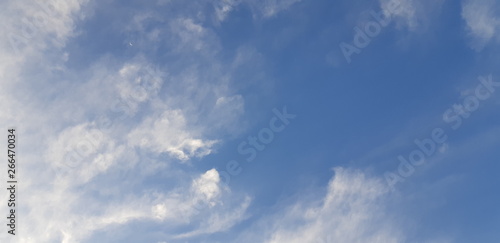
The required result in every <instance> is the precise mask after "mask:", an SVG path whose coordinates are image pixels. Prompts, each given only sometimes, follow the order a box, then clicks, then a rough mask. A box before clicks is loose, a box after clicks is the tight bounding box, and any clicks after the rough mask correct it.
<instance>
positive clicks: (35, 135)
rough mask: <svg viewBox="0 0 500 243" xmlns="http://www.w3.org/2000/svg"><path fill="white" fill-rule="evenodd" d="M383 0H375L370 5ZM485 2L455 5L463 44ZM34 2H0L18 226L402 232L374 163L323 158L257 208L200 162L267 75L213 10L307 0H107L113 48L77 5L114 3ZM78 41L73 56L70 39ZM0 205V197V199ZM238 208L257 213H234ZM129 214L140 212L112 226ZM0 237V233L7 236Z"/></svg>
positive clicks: (226, 12) (479, 37) (274, 241)
mask: <svg viewBox="0 0 500 243" xmlns="http://www.w3.org/2000/svg"><path fill="white" fill-rule="evenodd" d="M389 1H390V0H381V1H379V2H378V3H379V4H380V8H381V9H386V8H387V7H388V6H387V5H388V4H389ZM443 2H444V1H433V2H431V1H422V2H419V1H413V0H400V5H401V6H400V7H399V8H398V10H397V11H396V12H394V13H393V14H394V16H393V17H394V18H395V21H396V25H397V26H398V27H401V28H405V29H408V30H409V31H418V30H420V28H421V27H424V29H425V26H427V25H428V23H429V19H430V18H432V14H429V11H428V10H430V9H434V8H436V9H439V7H440V6H441V5H442V4H443ZM486 2H487V3H488V4H489V5H478V4H477V3H476V2H475V1H470V0H467V1H464V2H463V5H462V7H463V9H462V17H463V18H464V20H465V23H466V29H467V31H468V33H469V34H470V36H471V37H472V44H471V46H472V47H473V48H475V49H478V50H479V49H481V48H484V46H486V45H487V44H488V43H490V42H492V41H496V40H497V39H498V37H497V36H498V32H497V29H498V20H497V17H496V16H495V13H494V9H495V8H496V7H497V6H496V3H494V2H493V1H486ZM39 3H40V4H34V2H33V1H28V0H24V1H4V2H2V3H1V6H2V9H4V10H3V11H2V14H1V15H0V20H1V21H2V23H3V25H1V26H0V30H1V31H2V32H3V33H6V34H5V35H3V37H2V38H1V39H0V51H1V52H2V55H1V56H0V76H1V78H2V80H1V82H2V85H3V88H2V89H1V90H0V102H1V103H2V104H4V108H2V109H3V110H2V111H3V112H2V113H0V118H1V119H0V120H1V121H0V123H1V124H2V125H3V126H2V127H8V126H11V125H12V124H15V125H16V126H17V128H18V130H19V138H20V140H19V141H20V142H19V153H20V154H22V160H23V161H24V163H22V164H21V171H23V179H22V183H23V184H22V185H23V189H22V192H21V194H20V198H21V199H22V204H21V206H20V213H19V217H20V218H21V219H23V220H20V222H21V223H20V226H19V227H20V228H19V231H20V232H22V233H21V234H20V235H19V237H18V239H19V242H67V243H69V242H71V243H73V242H93V241H94V242H95V240H96V239H99V240H103V239H104V240H103V241H102V242H106V241H107V242H116V241H119V240H117V238H115V237H118V235H119V236H121V238H120V237H118V238H120V240H122V239H126V240H129V241H130V242H132V241H133V240H131V239H128V237H129V236H130V237H132V235H135V234H143V235H144V237H147V240H150V241H151V242H158V241H159V242H162V241H163V242H186V241H187V242H189V241H191V242H203V241H204V240H205V241H208V242H210V240H211V239H212V238H210V237H211V236H212V235H215V236H214V238H217V237H218V236H220V235H217V233H224V232H226V233H227V232H229V235H230V236H231V237H232V236H236V237H238V236H239V238H238V239H239V240H240V241H239V242H268V243H281V242H312V243H315V242H317V243H326V242H333V241H335V242H405V241H407V240H409V239H410V237H407V235H408V234H411V233H412V232H411V230H409V229H406V228H404V227H403V226H402V225H400V224H399V221H398V220H399V218H398V215H396V214H394V212H393V211H391V209H390V208H389V205H392V204H391V203H390V200H391V199H392V198H391V195H390V193H389V191H388V189H387V187H386V186H385V184H384V181H383V179H382V177H380V178H379V177H376V176H371V175H368V174H366V173H364V172H363V171H361V170H353V169H342V168H340V167H337V168H336V169H335V175H334V176H333V177H332V178H331V179H330V181H329V183H328V186H327V188H326V192H325V194H324V195H323V196H321V197H319V198H316V199H315V200H310V199H297V200H295V201H294V202H292V203H291V204H290V206H288V207H286V208H285V209H283V210H281V211H280V212H279V213H276V214H271V215H268V216H261V217H259V216H255V215H254V213H255V212H254V211H252V210H253V209H254V208H252V206H254V205H253V204H252V203H254V198H253V197H252V196H251V195H249V194H250V193H248V192H246V191H245V190H244V189H243V190H242V192H236V191H234V190H232V189H233V188H231V187H229V186H228V185H225V184H224V183H223V182H222V181H221V177H220V174H219V171H218V170H217V169H214V168H211V165H210V164H208V165H207V163H205V164H203V162H205V160H204V159H207V160H210V157H211V156H210V155H213V154H214V153H215V152H216V151H217V148H218V146H219V145H221V144H224V143H225V142H227V140H226V139H227V137H231V136H233V137H234V136H236V135H237V134H241V133H243V132H245V131H246V129H247V127H245V126H244V122H242V120H244V119H243V118H244V117H245V116H248V115H249V114H248V113H249V112H248V109H249V104H252V103H251V102H250V101H249V96H251V95H246V94H245V91H247V90H245V89H247V88H248V87H251V89H254V90H257V91H255V92H259V95H260V94H261V93H272V87H273V85H272V83H273V80H272V79H271V78H269V75H267V73H266V72H265V71H266V66H268V63H266V61H265V59H266V58H267V56H264V55H262V54H261V53H259V48H258V47H255V46H254V44H255V43H256V42H258V41H256V42H253V40H249V41H248V42H245V43H243V44H241V45H239V46H231V48H227V49H226V46H225V44H227V43H224V42H223V40H222V38H223V37H221V36H220V31H221V29H220V28H222V27H221V26H223V25H224V24H227V22H226V21H228V19H230V18H231V14H233V13H235V12H236V11H237V10H238V9H239V8H246V9H247V10H249V11H250V12H251V15H250V16H251V17H250V19H251V21H255V22H259V24H260V23H262V22H265V21H273V20H275V18H278V17H279V16H280V13H283V12H286V11H287V9H289V8H293V7H294V6H300V5H301V4H304V5H305V4H306V3H307V1H305V0H304V1H301V0H286V1H274V0H273V1H260V0H259V1H246V0H241V1H237V0H219V1H196V2H195V3H194V4H186V2H185V1H174V0H172V1H157V2H156V3H155V5H154V6H153V7H148V6H146V5H145V4H144V3H134V4H136V5H134V6H133V7H128V8H127V7H126V6H125V7H124V6H121V7H122V8H118V10H117V12H120V11H123V12H125V13H126V14H124V16H127V18H118V17H117V16H120V15H119V14H120V13H114V14H117V15H116V16H114V15H113V16H108V17H109V18H110V19H112V21H111V22H110V23H109V26H111V27H110V28H109V29H106V30H109V31H110V33H106V34H109V36H119V37H120V38H117V39H119V40H118V41H116V42H113V45H116V46H118V47H116V48H117V50H118V51H116V50H109V51H103V52H99V48H95V47H94V46H92V45H90V44H89V43H87V42H86V41H84V40H83V39H84V37H85V36H86V35H92V34H95V33H94V32H92V31H93V28H94V29H100V28H96V27H95V26H92V25H91V24H89V25H86V23H87V22H86V21H89V20H90V19H93V18H103V19H105V18H104V17H103V16H101V15H105V14H103V13H107V12H106V10H103V9H99V8H100V7H102V6H100V5H99V4H103V5H106V7H108V5H110V6H111V4H113V3H114V4H118V3H115V2H113V1H105V2H103V3H98V2H95V1H83V0H82V1H76V0H74V1H48V2H44V3H42V2H39ZM485 6H486V7H485ZM156 8H159V9H160V8H161V10H165V11H166V12H167V13H168V14H165V13H163V12H162V11H160V10H157V9H156ZM170 9H181V10H179V11H173V10H170ZM98 10H99V11H98ZM100 11H102V12H100ZM431 12H432V11H431ZM100 14H101V15H100ZM114 17H117V18H118V19H119V20H114V19H113V18H114ZM104 22H105V21H104ZM277 22H279V21H277ZM94 24H95V23H94ZM101 24H103V25H105V24H108V23H101ZM109 26H106V27H109ZM103 28H104V27H103ZM270 32H271V31H270ZM110 39H112V38H110ZM231 44H232V43H231ZM231 44H230V45H231ZM230 45H229V46H230ZM229 49H230V50H229ZM77 51H80V52H77ZM113 51H116V52H120V53H122V54H123V53H125V54H123V55H114V54H115V52H113ZM84 52H88V53H86V54H88V55H87V56H86V57H80V56H79V55H78V53H84ZM82 56H83V55H82ZM367 58H368V57H367ZM291 84H292V85H296V83H294V82H291ZM306 93H307V92H305V91H304V95H306ZM259 95H255V96H253V98H254V99H260V96H259ZM255 97H258V98H255ZM250 115H253V114H250ZM7 121H8V123H7ZM241 124H243V125H241ZM235 134H236V135H235ZM397 142H398V143H399V140H398V141H397ZM277 143H279V142H276V144H277ZM388 147H390V148H387V149H386V148H385V147H383V148H382V149H381V150H383V152H384V153H385V152H386V150H391V149H392V147H391V146H388ZM263 156H264V154H263ZM202 160H203V161H202ZM200 164H201V165H200ZM249 171H250V170H249ZM285 179H287V178H285ZM242 180H243V179H242ZM243 188H244V187H243ZM6 199H7V196H2V198H1V200H6ZM257 208H258V206H257ZM0 210H1V211H2V212H5V211H7V207H6V205H4V204H2V205H1V206H0ZM27 219H29V220H27ZM249 219H250V221H251V220H254V221H251V222H257V223H256V225H257V226H255V227H254V226H252V227H250V228H245V229H242V228H244V227H243V226H242V227H235V226H237V225H239V224H240V223H242V222H246V220H249ZM137 224H144V225H146V227H144V228H140V229H138V231H137V232H136V231H133V232H132V233H131V232H130V231H128V230H130V228H133V227H135V225H137ZM249 224H250V223H249ZM240 225H241V224H240ZM258 225H266V226H269V227H268V228H259V226H258ZM149 226H151V227H149ZM146 228H147V229H146ZM233 230H234V231H233ZM103 232H106V233H103ZM149 233H150V234H149ZM5 237H6V236H5V235H2V236H0V241H2V242H8V240H9V239H8V238H5ZM100 237H102V238H100ZM430 241H431V240H429V242H430ZM447 241H449V240H440V239H435V240H434V242H447Z"/></svg>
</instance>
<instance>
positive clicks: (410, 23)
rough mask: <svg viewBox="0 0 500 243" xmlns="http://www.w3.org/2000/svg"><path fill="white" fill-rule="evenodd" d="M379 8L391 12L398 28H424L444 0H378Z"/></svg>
mask: <svg viewBox="0 0 500 243" xmlns="http://www.w3.org/2000/svg"><path fill="white" fill-rule="evenodd" d="M379 1H380V8H381V9H383V10H385V11H388V12H390V13H391V16H392V18H393V20H394V21H395V23H396V26H397V27H398V28H406V29H408V30H409V31H419V30H425V29H426V28H428V27H429V25H430V24H431V23H432V18H433V17H434V15H435V14H436V13H439V11H440V10H441V6H442V5H443V3H444V2H445V0H424V1H417V0H379Z"/></svg>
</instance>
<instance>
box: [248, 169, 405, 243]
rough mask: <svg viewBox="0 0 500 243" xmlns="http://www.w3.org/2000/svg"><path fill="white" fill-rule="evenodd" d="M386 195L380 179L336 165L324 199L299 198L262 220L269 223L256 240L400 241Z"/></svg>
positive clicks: (273, 242) (317, 242) (312, 242)
mask: <svg viewBox="0 0 500 243" xmlns="http://www.w3.org/2000/svg"><path fill="white" fill-rule="evenodd" d="M387 195H388V190H387V187H386V186H385V184H384V183H383V181H381V180H380V179H377V178H371V177H369V176H366V175H364V174H363V173H362V172H359V171H352V170H345V169H342V168H336V169H335V176H334V178H332V179H331V181H330V183H329V185H328V188H327V192H326V195H325V196H324V198H322V199H321V200H319V201H314V200H312V201H310V200H309V199H302V200H299V201H297V202H296V203H294V204H293V205H291V206H289V207H288V208H286V209H285V210H284V212H283V213H280V214H277V215H274V216H272V219H266V221H269V220H272V222H273V223H272V226H271V231H270V232H268V234H267V236H266V237H265V239H262V240H260V241H262V242H268V243H282V242H283V243H285V242H286V243H295V242H296V243H302V242H309V243H330V242H339V243H344V242H345V243H351V242H374V243H375V242H380V243H388V242H404V240H405V238H404V236H403V235H402V229H400V227H399V226H398V225H397V223H396V222H395V221H393V220H392V218H393V215H391V214H390V211H389V209H388V208H387ZM255 239H256V238H254V239H253V240H255ZM251 241H252V240H250V241H248V242H251Z"/></svg>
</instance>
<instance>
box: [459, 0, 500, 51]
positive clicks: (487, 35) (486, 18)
mask: <svg viewBox="0 0 500 243" xmlns="http://www.w3.org/2000/svg"><path fill="white" fill-rule="evenodd" d="M498 11H500V5H498V3H497V2H496V1H494V0H482V1H478V0H464V1H463V2H462V18H463V19H464V20H465V23H466V25H467V26H466V29H467V32H468V34H469V36H470V37H471V43H470V44H471V47H472V48H473V49H474V50H476V51H480V50H482V49H483V48H484V47H485V46H486V45H487V44H488V43H489V42H490V41H492V40H494V41H498V40H500V31H499V29H500V19H499V18H498V17H497V13H498Z"/></svg>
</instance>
